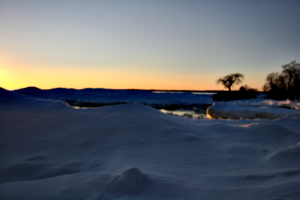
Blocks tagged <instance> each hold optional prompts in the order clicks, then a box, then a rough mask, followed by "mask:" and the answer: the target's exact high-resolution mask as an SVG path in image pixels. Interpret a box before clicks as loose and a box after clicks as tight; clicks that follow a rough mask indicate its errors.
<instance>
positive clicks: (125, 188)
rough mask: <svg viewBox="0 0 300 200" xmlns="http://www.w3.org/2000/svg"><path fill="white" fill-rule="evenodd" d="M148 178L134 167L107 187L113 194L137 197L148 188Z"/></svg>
mask: <svg viewBox="0 0 300 200" xmlns="http://www.w3.org/2000/svg"><path fill="white" fill-rule="evenodd" d="M146 183H147V181H146V177H145V175H143V174H142V172H141V170H140V169H139V168H136V167H133V168H130V169H128V170H126V171H124V172H123V173H122V174H121V175H118V176H117V177H115V178H114V179H113V180H111V181H110V183H109V184H108V185H107V191H108V192H109V193H112V194H126V195H137V194H140V193H141V192H142V191H143V190H144V189H145V187H146Z"/></svg>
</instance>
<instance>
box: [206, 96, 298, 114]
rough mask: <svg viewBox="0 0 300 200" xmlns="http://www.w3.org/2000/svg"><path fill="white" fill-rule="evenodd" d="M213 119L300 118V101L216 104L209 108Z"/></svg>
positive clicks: (261, 99)
mask: <svg viewBox="0 0 300 200" xmlns="http://www.w3.org/2000/svg"><path fill="white" fill-rule="evenodd" d="M207 115H208V116H209V117H211V118H226V119H228V118H229V119H245V118H247V119H258V118H265V119H278V118H300V102H299V101H290V100H286V101H276V100H270V99H264V98H262V97H261V98H256V99H250V100H239V101H228V102H216V103H214V104H213V105H212V106H210V107H208V109H207Z"/></svg>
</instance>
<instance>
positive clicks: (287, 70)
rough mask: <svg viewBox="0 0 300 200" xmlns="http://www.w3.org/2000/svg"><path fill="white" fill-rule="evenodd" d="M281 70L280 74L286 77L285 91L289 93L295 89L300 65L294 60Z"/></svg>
mask: <svg viewBox="0 0 300 200" xmlns="http://www.w3.org/2000/svg"><path fill="white" fill-rule="evenodd" d="M282 69H283V70H282V74H285V75H286V76H287V90H288V91H291V89H292V88H293V87H295V86H296V85H297V82H298V81H299V75H300V63H296V60H295V61H292V62H291V63H289V64H286V65H283V66H282Z"/></svg>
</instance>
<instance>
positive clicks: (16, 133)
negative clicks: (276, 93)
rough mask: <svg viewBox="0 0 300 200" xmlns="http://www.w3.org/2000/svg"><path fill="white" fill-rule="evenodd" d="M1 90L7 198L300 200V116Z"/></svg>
mask: <svg viewBox="0 0 300 200" xmlns="http://www.w3.org/2000/svg"><path fill="white" fill-rule="evenodd" d="M0 92H1V97H0V122H1V123H0V126H1V131H0V144H1V145H0V150H1V151H0V153H1V162H0V199H31V200H35V199H36V200H38V199H78V200H79V199H80V200H82V199H86V200H100V199H104V200H109V199H218V200H225V199H226V200H227V199H258V200H263V199H288V200H296V199H300V190H299V185H300V163H299V160H300V157H299V156H300V154H299V142H300V121H299V118H295V119H277V120H265V119H263V120H245V119H244V120H209V119H207V120H192V119H185V118H181V117H177V116H172V115H166V114H163V113H161V112H159V111H157V110H155V109H153V108H150V107H147V106H143V105H140V104H124V105H115V106H105V107H101V108H95V109H87V110H76V109H71V108H69V107H67V106H66V105H64V104H62V103H60V102H57V101H51V100H39V99H34V98H31V97H30V98H29V97H26V96H22V95H20V94H18V95H16V94H15V93H14V92H9V91H5V90H4V91H0ZM4 93H5V94H4ZM7 99H9V101H7ZM51 102H52V103H51Z"/></svg>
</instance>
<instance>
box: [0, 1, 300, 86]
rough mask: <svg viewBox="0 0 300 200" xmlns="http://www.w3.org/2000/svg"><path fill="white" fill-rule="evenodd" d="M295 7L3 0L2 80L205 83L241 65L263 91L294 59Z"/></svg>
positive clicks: (298, 40)
mask: <svg viewBox="0 0 300 200" xmlns="http://www.w3.org/2000/svg"><path fill="white" fill-rule="evenodd" d="M299 11H300V1H299V0H198V1H196V0H185V1H184V0H182V1H179V0H149V1H141V0H107V1H106V0H82V1H76V0H49V1H47V0H0V86H1V87H4V88H6V89H18V88H23V87H27V86H36V87H39V88H43V89H48V88H54V87H68V88H86V87H99V88H121V89H125V88H137V89H188V90H210V89H224V88H223V87H222V86H221V85H219V86H218V85H217V84H216V80H217V79H218V78H219V77H222V76H224V75H227V74H229V73H236V72H240V73H243V74H244V75H245V80H244V81H243V84H247V85H249V86H250V87H253V88H257V89H261V88H262V86H263V84H264V82H265V78H266V76H267V75H268V74H269V73H271V72H274V71H278V72H279V71H281V66H282V65H284V64H287V63H289V62H291V61H293V60H297V61H298V62H299V61H300V12H299ZM238 88H239V86H238V87H234V88H233V89H238Z"/></svg>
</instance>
